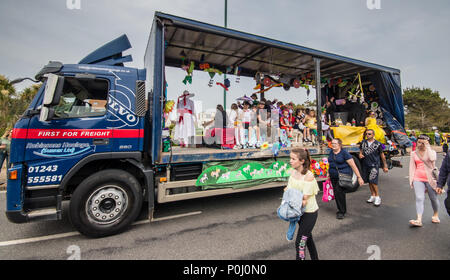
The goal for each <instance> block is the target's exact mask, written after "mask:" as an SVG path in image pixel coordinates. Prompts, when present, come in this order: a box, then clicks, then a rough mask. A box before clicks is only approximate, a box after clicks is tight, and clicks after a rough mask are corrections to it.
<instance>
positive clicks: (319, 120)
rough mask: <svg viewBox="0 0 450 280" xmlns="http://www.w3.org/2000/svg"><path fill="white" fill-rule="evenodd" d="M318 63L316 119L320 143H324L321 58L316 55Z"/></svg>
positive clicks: (316, 62) (315, 60) (315, 58)
mask: <svg viewBox="0 0 450 280" xmlns="http://www.w3.org/2000/svg"><path fill="white" fill-rule="evenodd" d="M314 64H315V65H316V112H317V114H316V119H317V137H318V138H319V139H318V142H319V144H322V104H321V102H322V94H321V88H320V58H317V57H314Z"/></svg>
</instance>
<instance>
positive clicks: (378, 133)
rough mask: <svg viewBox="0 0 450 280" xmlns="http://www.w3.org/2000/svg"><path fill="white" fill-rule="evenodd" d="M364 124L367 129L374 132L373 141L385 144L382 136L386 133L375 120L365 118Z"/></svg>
mask: <svg viewBox="0 0 450 280" xmlns="http://www.w3.org/2000/svg"><path fill="white" fill-rule="evenodd" d="M366 123H367V125H366V127H367V129H372V130H373V131H375V140H377V141H379V142H380V143H383V144H385V143H386V139H385V138H384V136H385V135H386V132H384V130H383V129H382V128H381V127H380V126H378V125H377V119H376V118H371V117H369V118H367V120H366Z"/></svg>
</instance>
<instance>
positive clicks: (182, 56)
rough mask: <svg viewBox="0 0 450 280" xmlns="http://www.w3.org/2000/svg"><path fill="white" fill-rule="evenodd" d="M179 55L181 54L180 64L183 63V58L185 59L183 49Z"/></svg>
mask: <svg viewBox="0 0 450 280" xmlns="http://www.w3.org/2000/svg"><path fill="white" fill-rule="evenodd" d="M180 56H181V64H182V65H184V60H185V59H186V53H185V52H184V50H182V51H181V53H180Z"/></svg>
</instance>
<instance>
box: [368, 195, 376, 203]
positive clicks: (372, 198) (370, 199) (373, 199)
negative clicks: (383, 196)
mask: <svg viewBox="0 0 450 280" xmlns="http://www.w3.org/2000/svg"><path fill="white" fill-rule="evenodd" d="M374 201H375V196H371V197H370V198H369V200H367V203H372V202H374Z"/></svg>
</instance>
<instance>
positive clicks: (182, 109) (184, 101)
mask: <svg viewBox="0 0 450 280" xmlns="http://www.w3.org/2000/svg"><path fill="white" fill-rule="evenodd" d="M194 96H195V94H193V93H189V91H187V90H185V91H184V92H183V95H181V96H179V97H178V103H177V122H176V124H175V135H174V139H175V140H179V142H180V146H181V147H186V146H187V145H188V144H190V143H192V142H193V141H192V139H191V138H192V137H194V136H195V121H196V117H195V110H194V101H192V100H191V98H192V97H194Z"/></svg>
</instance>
